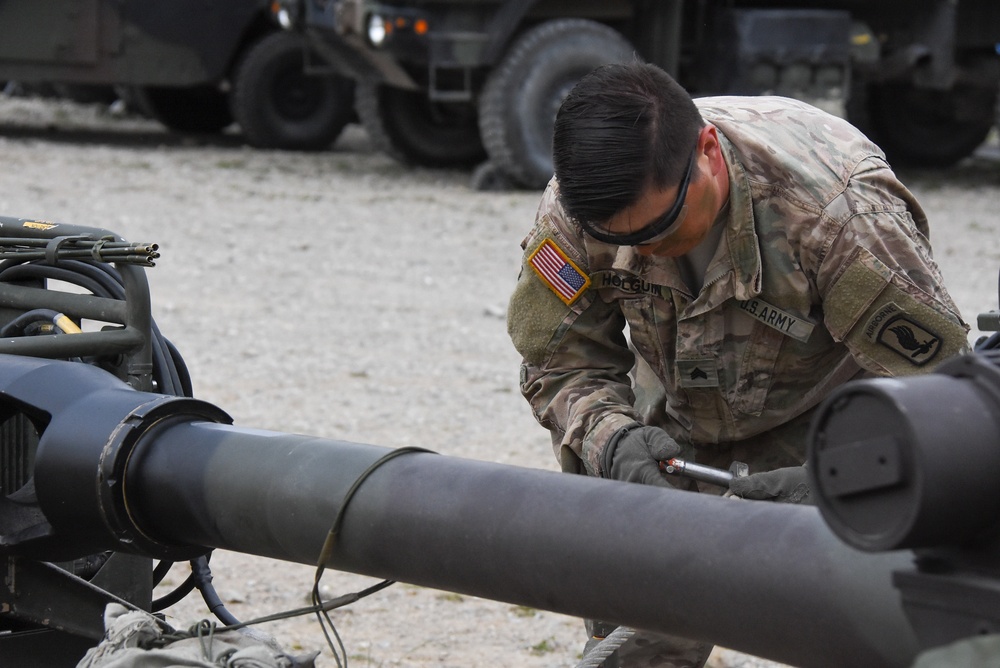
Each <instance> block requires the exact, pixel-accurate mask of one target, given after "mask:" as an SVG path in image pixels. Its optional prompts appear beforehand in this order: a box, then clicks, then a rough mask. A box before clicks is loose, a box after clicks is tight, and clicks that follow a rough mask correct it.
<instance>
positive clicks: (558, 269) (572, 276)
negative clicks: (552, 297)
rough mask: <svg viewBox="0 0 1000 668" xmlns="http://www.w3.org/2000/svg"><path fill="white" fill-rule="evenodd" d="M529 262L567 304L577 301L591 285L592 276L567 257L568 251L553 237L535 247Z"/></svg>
mask: <svg viewBox="0 0 1000 668" xmlns="http://www.w3.org/2000/svg"><path fill="white" fill-rule="evenodd" d="M528 264H529V265H531V268H532V269H534V270H535V273H536V274H538V277H539V278H541V279H542V282H543V283H545V284H546V285H547V286H549V288H551V289H552V292H554V293H556V296H557V297H559V299H561V300H563V301H564V302H566V304H567V305H568V304H572V303H573V302H574V301H576V298H577V297H579V296H580V295H581V294H583V291H584V290H586V289H587V286H589V285H590V278H589V277H588V276H587V275H586V274H584V273H583V272H582V271H580V268H579V267H577V266H576V265H575V264H573V261H572V260H570V259H569V258H568V257H566V253H563V252H562V249H560V248H559V246H557V245H556V244H555V242H554V241H552V239H546V240H545V241H543V242H542V245H541V246H539V247H538V248H536V249H535V252H534V253H532V254H531V256H530V257H528Z"/></svg>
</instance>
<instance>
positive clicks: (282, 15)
mask: <svg viewBox="0 0 1000 668" xmlns="http://www.w3.org/2000/svg"><path fill="white" fill-rule="evenodd" d="M271 15H272V16H274V19H275V20H276V21H277V22H278V25H280V26H281V27H282V28H284V29H285V30H290V29H292V28H294V27H295V24H296V23H298V19H299V15H300V12H299V6H298V2H295V1H293V0H274V1H273V2H272V3H271Z"/></svg>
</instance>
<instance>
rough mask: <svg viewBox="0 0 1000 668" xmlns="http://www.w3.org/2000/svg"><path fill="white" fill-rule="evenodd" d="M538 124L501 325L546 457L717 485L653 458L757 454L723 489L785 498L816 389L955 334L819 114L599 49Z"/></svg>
mask: <svg viewBox="0 0 1000 668" xmlns="http://www.w3.org/2000/svg"><path fill="white" fill-rule="evenodd" d="M553 144H554V149H553V155H554V162H555V176H554V177H553V179H552V180H551V181H550V182H549V184H548V187H547V188H546V190H545V193H544V195H543V196H542V200H541V204H540V206H539V209H538V213H537V217H536V220H535V225H534V228H533V229H532V230H531V232H530V233H529V234H528V236H527V237H526V238H525V240H524V242H523V243H522V247H523V249H524V265H523V267H522V270H521V275H520V278H519V279H518V283H517V287H516V289H515V291H514V294H513V296H512V298H511V303H510V309H509V312H508V313H509V315H508V330H509V332H510V335H511V338H512V340H513V342H514V345H515V347H516V348H517V350H518V351H519V352H520V353H521V355H522V356H523V364H522V366H521V389H522V392H523V394H524V396H525V397H526V398H527V400H528V401H529V403H530V404H531V407H532V410H533V412H534V414H535V417H536V418H537V419H538V421H539V422H540V423H541V424H542V425H543V426H544V427H546V428H547V429H548V430H549V431H550V432H551V436H552V444H553V448H554V450H555V454H556V457H557V458H558V460H559V462H560V464H561V466H562V468H563V470H564V471H568V472H574V473H586V474H588V475H593V476H600V477H605V478H611V479H616V480H623V481H631V482H640V483H646V484H654V485H671V484H673V485H675V486H682V487H684V488H686V489H692V490H697V491H710V492H713V493H721V490H718V489H713V488H711V486H704V488H702V487H700V486H699V484H696V483H692V482H686V481H685V482H678V481H677V480H668V479H667V478H666V476H665V475H664V474H663V473H661V471H660V468H659V464H658V462H659V461H663V460H665V459H669V458H671V457H676V456H681V457H683V458H685V459H688V460H693V461H696V462H699V463H704V464H708V465H712V466H720V467H723V468H725V467H728V466H729V464H730V463H731V462H732V461H734V460H739V461H743V462H746V463H748V464H749V465H750V469H751V471H752V472H756V473H754V474H752V475H751V476H749V477H748V478H745V479H742V480H740V481H738V482H735V483H734V484H733V487H732V489H733V491H734V492H735V493H736V494H737V495H738V496H744V497H747V498H754V499H774V500H781V501H795V502H801V501H802V500H803V498H804V497H806V496H807V494H808V486H807V483H806V477H805V475H804V469H803V468H802V467H801V464H802V462H803V461H804V460H805V441H806V438H805V436H806V432H807V429H808V424H809V419H810V416H811V414H812V412H813V410H814V409H815V407H816V406H817V404H818V403H819V402H820V401H821V400H822V399H823V398H824V397H825V396H827V394H829V393H830V391H831V390H833V389H834V388H835V387H837V386H839V385H841V384H842V383H845V382H847V381H849V380H852V379H855V378H861V377H866V376H893V375H903V374H915V373H923V372H925V371H928V370H929V369H931V368H933V367H934V366H935V365H936V364H937V363H939V362H940V361H942V360H944V359H945V358H947V357H949V356H951V355H954V354H956V353H959V352H964V351H966V350H967V348H968V340H967V336H968V326H967V325H966V324H965V323H964V322H963V320H962V318H961V316H960V314H959V312H958V309H957V308H956V306H955V304H954V303H953V302H952V300H951V297H950V296H949V295H948V293H947V291H946V290H945V288H944V286H943V284H942V279H941V275H940V272H939V270H938V268H937V266H936V265H935V263H934V261H933V259H932V258H931V249H930V244H929V242H928V228H927V218H926V216H925V214H924V212H923V210H922V209H921V207H920V205H919V204H918V203H917V201H916V200H915V199H914V197H913V195H912V194H911V193H910V192H909V191H908V190H907V189H906V187H905V186H904V185H903V184H902V183H900V181H899V180H898V179H897V178H896V176H895V174H894V173H893V172H892V170H891V169H890V167H889V165H888V164H887V163H886V160H885V157H884V155H883V153H882V151H881V150H880V149H879V148H878V147H877V146H875V145H874V144H873V143H872V142H871V141H869V140H868V139H867V138H866V137H865V136H864V135H863V134H862V133H860V132H859V131H858V130H856V129H855V128H854V127H852V126H851V125H850V124H848V123H847V122H845V121H843V120H841V119H839V118H837V117H834V116H832V115H829V114H827V113H825V112H823V111H821V110H819V109H816V108H814V107H812V106H809V105H807V104H804V103H801V102H798V101H794V100H790V99H785V98H777V97H745V98H744V97H717V98H702V99H698V100H692V99H691V97H690V95H689V94H688V93H687V92H686V91H684V89H683V88H681V87H680V86H679V85H678V84H677V83H676V82H675V81H674V80H673V79H672V78H671V77H670V76H669V75H667V74H666V73H665V72H663V71H662V70H660V69H659V68H657V67H655V66H653V65H648V64H642V63H631V64H625V65H609V66H605V67H602V68H599V69H598V70H596V71H594V72H593V73H591V74H590V75H588V76H586V77H585V78H584V79H583V80H581V81H580V82H579V83H578V84H577V86H576V87H575V88H574V89H573V90H572V91H571V92H570V94H569V96H568V97H567V98H566V100H565V101H564V102H563V104H562V107H561V108H560V110H559V113H558V116H557V118H556V125H555V132H554V137H553ZM626 326H627V336H626ZM597 635H601V634H600V633H598V634H597ZM710 650H711V647H710V646H707V645H704V644H701V643H696V642H693V641H687V640H681V639H668V638H663V637H651V636H643V635H641V634H639V635H637V636H635V637H633V638H632V639H631V640H629V641H628V642H627V643H626V644H625V645H624V646H623V647H622V648H621V650H620V653H619V654H620V656H619V657H618V660H619V661H620V665H621V666H630V667H631V666H700V665H703V664H704V662H705V660H706V659H707V657H708V654H709V652H710Z"/></svg>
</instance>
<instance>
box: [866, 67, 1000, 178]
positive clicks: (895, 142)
mask: <svg viewBox="0 0 1000 668" xmlns="http://www.w3.org/2000/svg"><path fill="white" fill-rule="evenodd" d="M997 95H998V87H997V86H994V87H993V88H989V87H975V86H969V85H963V84H958V85H956V86H955V87H954V88H952V89H951V90H947V91H938V90H927V89H920V88H916V87H915V86H913V85H912V84H911V83H909V82H900V81H894V82H888V83H881V84H868V85H864V84H859V85H858V86H856V87H855V89H854V91H852V95H851V99H850V100H848V104H847V117H848V120H850V121H851V122H852V123H853V124H854V125H856V126H857V127H858V128H860V129H861V130H862V131H863V132H865V134H867V135H868V137H869V138H870V139H871V140H872V141H874V142H875V143H876V144H878V145H879V146H880V147H881V148H882V150H883V151H885V154H886V157H887V158H888V159H889V162H890V163H892V164H893V165H894V166H906V167H928V168H943V167H950V166H951V165H954V164H955V163H956V162H958V161H959V160H961V159H963V158H966V157H968V156H969V155H971V154H972V153H973V151H975V150H976V149H977V148H978V147H979V146H980V145H981V144H982V143H983V142H984V141H985V140H986V136H987V135H988V134H989V132H990V130H991V129H992V128H993V125H994V124H995V123H996V115H995V110H996V105H997Z"/></svg>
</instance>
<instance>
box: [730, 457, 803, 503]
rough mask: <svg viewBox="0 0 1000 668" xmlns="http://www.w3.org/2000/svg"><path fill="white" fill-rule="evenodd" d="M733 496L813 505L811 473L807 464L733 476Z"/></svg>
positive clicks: (731, 488)
mask: <svg viewBox="0 0 1000 668" xmlns="http://www.w3.org/2000/svg"><path fill="white" fill-rule="evenodd" d="M729 491H730V492H731V493H732V494H733V496H738V497H740V498H743V499H754V500H756V501H777V502H779V503H801V504H803V505H811V504H812V500H811V499H810V498H809V497H810V489H809V474H808V472H807V470H806V467H805V466H789V467H787V468H783V469H775V470H774V471H765V472H763V473H754V474H751V475H748V476H746V477H744V478H733V480H732V481H731V482H730V483H729Z"/></svg>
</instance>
